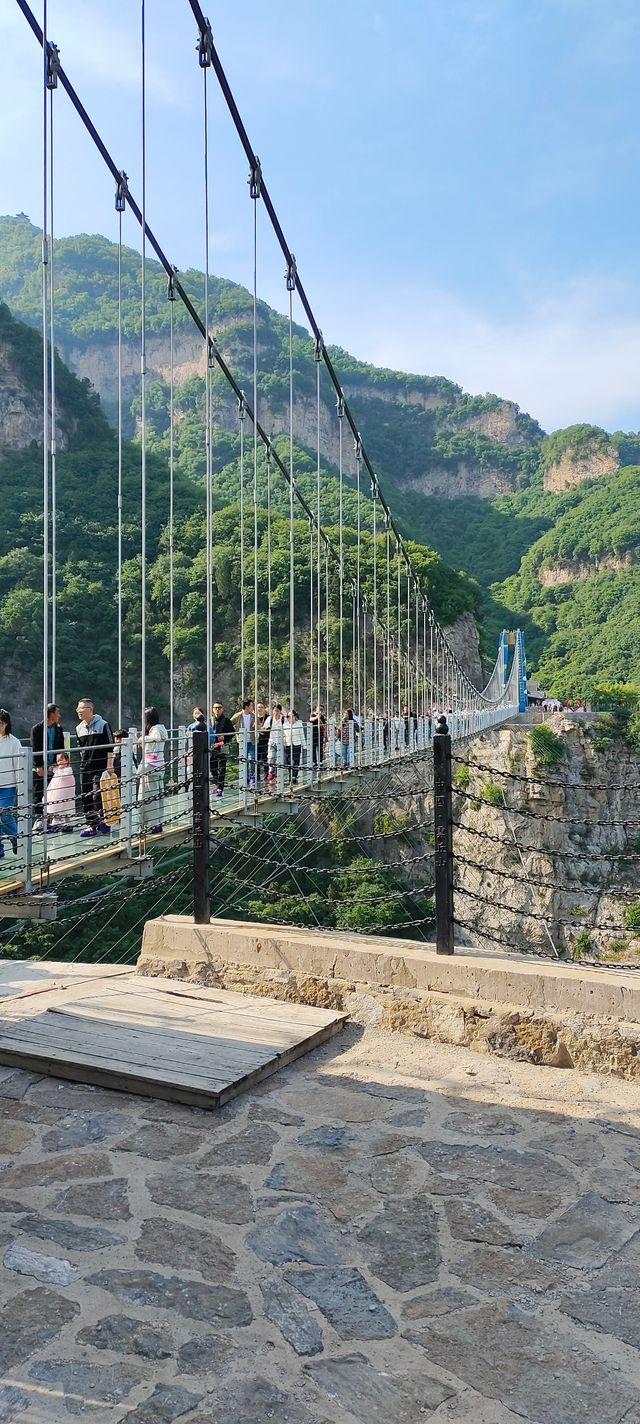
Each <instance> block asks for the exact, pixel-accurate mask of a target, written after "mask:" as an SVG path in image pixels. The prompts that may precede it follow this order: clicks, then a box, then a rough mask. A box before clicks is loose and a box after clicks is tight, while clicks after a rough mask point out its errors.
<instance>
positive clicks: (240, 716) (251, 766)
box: [231, 697, 256, 787]
mask: <svg viewBox="0 0 640 1424" xmlns="http://www.w3.org/2000/svg"><path fill="white" fill-rule="evenodd" d="M231 721H232V722H233V725H234V727H235V730H236V735H237V736H238V738H239V737H240V733H241V732H242V731H245V732H246V734H247V786H250V787H253V786H255V784H256V714H255V711H254V708H253V702H252V701H251V698H250V697H246V698H245V700H244V702H243V704H242V707H241V709H240V711H239V712H236V713H235V716H233V717H232V718H231Z"/></svg>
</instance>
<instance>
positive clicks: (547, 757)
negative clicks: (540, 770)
mask: <svg viewBox="0 0 640 1424" xmlns="http://www.w3.org/2000/svg"><path fill="white" fill-rule="evenodd" d="M529 745H530V747H531V750H532V752H533V755H534V758H535V763H536V766H539V767H551V766H558V765H559V763H560V762H561V761H563V760H564V758H565V756H566V747H565V744H564V742H563V740H562V737H559V736H558V734H557V732H553V731H552V730H551V727H547V726H546V724H545V723H544V722H541V723H539V725H538V726H537V727H531V728H530V731H529Z"/></svg>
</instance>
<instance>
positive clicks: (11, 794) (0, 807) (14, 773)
mask: <svg viewBox="0 0 640 1424" xmlns="http://www.w3.org/2000/svg"><path fill="white" fill-rule="evenodd" d="M21 760H22V747H21V745H20V743H19V741H18V738H17V737H14V735H13V732H12V731H11V715H10V713H9V712H7V711H6V710H5V708H4V707H0V860H2V859H3V857H4V846H3V844H2V837H3V836H8V838H9V840H10V841H11V848H12V850H13V853H14V855H17V854H18V826H17V823H16V802H17V799H18V776H19V774H20V764H21Z"/></svg>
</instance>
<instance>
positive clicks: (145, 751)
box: [138, 707, 169, 836]
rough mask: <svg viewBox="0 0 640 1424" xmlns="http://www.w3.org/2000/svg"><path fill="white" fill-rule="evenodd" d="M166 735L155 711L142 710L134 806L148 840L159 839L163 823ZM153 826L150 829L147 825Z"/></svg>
mask: <svg viewBox="0 0 640 1424" xmlns="http://www.w3.org/2000/svg"><path fill="white" fill-rule="evenodd" d="M168 736H169V733H168V732H167V729H166V727H165V725H164V723H163V722H161V721H160V713H159V712H158V709H157V707H145V709H144V737H141V738H140V739H139V741H138V746H139V747H141V748H142V757H141V761H140V765H139V767H138V771H139V773H140V781H139V782H138V804H139V806H140V820H141V824H142V826H144V828H145V830H146V831H147V832H148V834H149V835H151V836H159V835H160V833H161V831H162V823H163V821H164V771H165V756H164V745H165V742H166V741H167V738H168ZM150 822H153V824H152V825H150V824H149V823H150Z"/></svg>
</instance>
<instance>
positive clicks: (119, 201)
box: [116, 169, 129, 213]
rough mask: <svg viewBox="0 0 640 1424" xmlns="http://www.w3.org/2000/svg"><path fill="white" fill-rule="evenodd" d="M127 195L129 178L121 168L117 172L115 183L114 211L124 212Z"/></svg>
mask: <svg viewBox="0 0 640 1424" xmlns="http://www.w3.org/2000/svg"><path fill="white" fill-rule="evenodd" d="M128 197H129V179H128V178H127V175H126V173H125V171H124V169H123V170H122V172H121V173H119V174H118V183H117V187H116V212H117V213H123V212H124V210H125V208H126V206H127V198H128Z"/></svg>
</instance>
